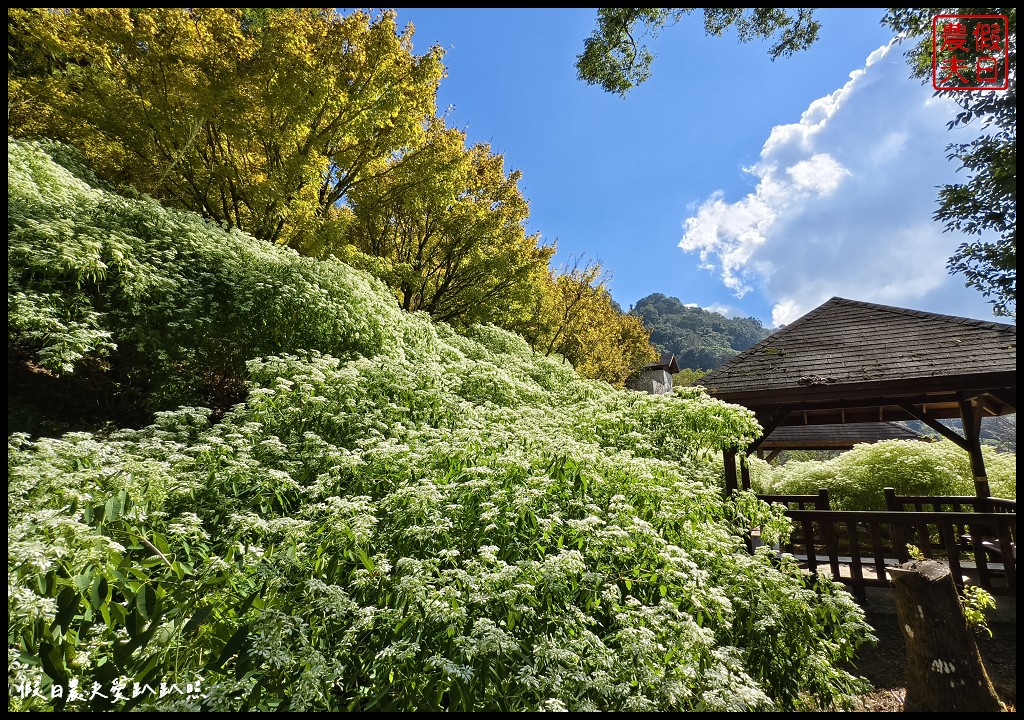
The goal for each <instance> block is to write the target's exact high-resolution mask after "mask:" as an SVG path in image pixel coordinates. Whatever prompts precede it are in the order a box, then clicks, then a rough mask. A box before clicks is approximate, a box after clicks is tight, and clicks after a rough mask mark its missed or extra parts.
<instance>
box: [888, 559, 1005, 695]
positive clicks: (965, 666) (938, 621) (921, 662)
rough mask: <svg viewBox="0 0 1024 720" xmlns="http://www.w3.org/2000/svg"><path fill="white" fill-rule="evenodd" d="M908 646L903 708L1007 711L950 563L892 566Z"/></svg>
mask: <svg viewBox="0 0 1024 720" xmlns="http://www.w3.org/2000/svg"><path fill="white" fill-rule="evenodd" d="M889 577H890V579H891V582H892V587H893V593H894V598H895V600H896V616H897V618H898V619H899V623H900V629H901V631H902V632H903V640H904V642H905V643H906V645H907V696H906V699H905V700H904V703H903V711H904V712H969V711H976V712H999V711H1001V710H1003V706H1002V704H1001V703H1000V702H999V696H998V695H997V694H996V691H995V688H994V687H993V686H992V681H991V680H990V679H989V677H988V673H987V672H985V666H984V665H983V664H982V661H981V655H980V654H979V653H978V645H977V643H976V642H975V640H974V634H973V631H972V630H971V629H970V628H969V627H968V626H967V621H966V619H965V618H964V614H963V610H962V609H961V608H960V599H959V597H958V595H957V590H956V585H955V584H954V583H953V576H952V574H951V573H950V571H949V566H947V565H946V564H944V563H940V562H936V561H935V560H920V561H911V562H907V563H903V564H902V565H898V566H896V567H895V568H890V569H889Z"/></svg>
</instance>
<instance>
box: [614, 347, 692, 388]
mask: <svg viewBox="0 0 1024 720" xmlns="http://www.w3.org/2000/svg"><path fill="white" fill-rule="evenodd" d="M677 372H679V364H678V363H677V362H676V356H675V355H673V354H672V353H662V355H661V357H660V358H658V360H657V361H655V362H652V363H647V364H646V365H644V366H643V368H642V369H641V370H640V372H639V373H638V374H636V375H633V376H632V377H630V378H627V379H626V387H627V388H629V389H630V390H637V391H639V392H646V393H650V394H652V395H664V394H665V393H668V392H672V376H673V375H675V374H676V373H677Z"/></svg>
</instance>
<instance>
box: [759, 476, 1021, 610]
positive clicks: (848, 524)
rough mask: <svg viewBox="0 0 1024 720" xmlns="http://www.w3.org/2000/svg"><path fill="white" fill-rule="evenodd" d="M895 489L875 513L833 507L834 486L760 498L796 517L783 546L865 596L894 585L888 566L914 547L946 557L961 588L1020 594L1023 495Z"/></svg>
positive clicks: (903, 558)
mask: <svg viewBox="0 0 1024 720" xmlns="http://www.w3.org/2000/svg"><path fill="white" fill-rule="evenodd" d="M888 490H889V489H887V492H886V501H887V506H888V507H890V508H892V509H890V510H876V511H842V510H829V509H828V495H827V491H819V494H818V495H759V496H758V497H760V498H762V499H764V500H765V501H767V502H778V503H782V504H783V505H786V506H787V508H788V509H787V510H786V511H785V512H786V515H787V516H789V517H790V518H791V519H792V520H793V524H794V531H793V535H792V537H791V539H790V542H789V543H788V544H787V545H786V546H784V547H780V548H779V550H780V551H781V552H788V553H791V554H793V555H794V556H796V557H797V558H798V559H799V560H800V561H801V562H802V563H803V564H804V565H805V567H806V568H807V570H808V571H810V572H817V571H818V569H819V568H822V569H825V568H827V570H828V571H829V572H830V573H831V575H832V577H833V578H835V579H836V580H837V581H839V582H842V583H844V584H845V585H847V586H849V588H850V590H851V592H852V593H853V594H854V596H855V597H857V599H858V600H860V601H861V602H864V601H866V591H865V588H867V587H889V578H888V575H887V568H888V567H892V566H893V565H897V564H899V563H904V562H907V561H909V560H910V559H911V552H912V551H911V549H910V547H908V546H913V547H915V548H917V550H918V551H920V553H921V554H922V555H923V556H924V557H926V558H933V559H938V560H942V561H943V562H946V563H947V564H948V565H949V568H950V572H951V574H952V576H953V578H954V581H955V582H956V583H957V585H958V586H960V587H963V585H964V583H965V582H969V583H970V584H972V585H978V586H980V587H982V588H984V589H985V590H987V591H989V592H990V593H992V594H993V595H1011V596H1016V594H1017V564H1016V539H1017V515H1016V501H1013V500H1002V499H999V498H974V497H957V496H946V497H926V496H898V495H896V494H895V491H893V492H892V493H889V492H888ZM907 507H911V508H913V509H912V510H907V509H905V508H907ZM978 507H982V508H984V509H985V510H986V511H985V512H978V511H975V508H978ZM925 508H932V509H931V510H927V509H925ZM946 508H949V509H946ZM965 578H966V579H965Z"/></svg>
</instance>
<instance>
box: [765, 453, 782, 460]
mask: <svg viewBox="0 0 1024 720" xmlns="http://www.w3.org/2000/svg"><path fill="white" fill-rule="evenodd" d="M780 452H782V451H781V450H772V451H771V452H770V453H768V455H767V456H766V457H765V459H764V461H765V462H771V461H772V460H774V459H775V458H776V457H778V455H779V453H780Z"/></svg>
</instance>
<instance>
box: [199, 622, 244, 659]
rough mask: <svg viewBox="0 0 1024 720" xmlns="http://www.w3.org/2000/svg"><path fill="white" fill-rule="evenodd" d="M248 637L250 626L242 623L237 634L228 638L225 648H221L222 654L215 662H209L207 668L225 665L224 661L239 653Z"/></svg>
mask: <svg viewBox="0 0 1024 720" xmlns="http://www.w3.org/2000/svg"><path fill="white" fill-rule="evenodd" d="M248 638H249V626H248V625H242V626H241V627H239V628H238V630H236V631H235V634H234V635H232V636H231V637H230V638H229V639H228V641H227V643H226V644H225V645H224V649H223V650H221V652H220V655H219V656H218V657H217V660H216V661H215V662H212V663H210V664H208V665H207V666H206V669H207V670H216V669H218V668H220V667H221V666H223V665H224V663H225V662H227V661H228V660H229V659H230V658H231V656H232V655H234V654H235V653H237V652H238V651H239V650H240V649H241V648H242V646H243V645H244V644H245V641H246V640H247V639H248Z"/></svg>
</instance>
